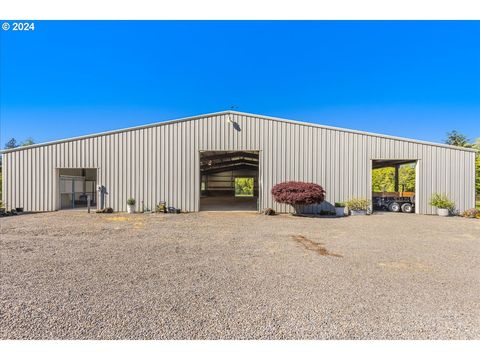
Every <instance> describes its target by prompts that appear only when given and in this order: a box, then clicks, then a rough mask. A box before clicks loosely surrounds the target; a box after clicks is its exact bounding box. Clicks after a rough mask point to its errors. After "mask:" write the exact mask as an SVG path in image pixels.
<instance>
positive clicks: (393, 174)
mask: <svg viewBox="0 0 480 360" xmlns="http://www.w3.org/2000/svg"><path fill="white" fill-rule="evenodd" d="M416 173H417V161H415V160H372V205H373V211H390V212H403V213H415V208H416V196H415V190H416V181H417V179H416V178H417V174H416Z"/></svg>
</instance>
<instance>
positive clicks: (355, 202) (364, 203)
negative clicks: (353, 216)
mask: <svg viewBox="0 0 480 360" xmlns="http://www.w3.org/2000/svg"><path fill="white" fill-rule="evenodd" d="M346 204H347V207H348V209H349V210H355V211H360V210H368V206H369V205H370V200H368V199H363V198H358V199H351V200H349V201H347V203H346Z"/></svg>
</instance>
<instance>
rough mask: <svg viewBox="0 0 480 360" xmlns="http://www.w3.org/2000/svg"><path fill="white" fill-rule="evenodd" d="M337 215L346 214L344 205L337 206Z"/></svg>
mask: <svg viewBox="0 0 480 360" xmlns="http://www.w3.org/2000/svg"><path fill="white" fill-rule="evenodd" d="M335 215H337V216H345V208H344V207H335Z"/></svg>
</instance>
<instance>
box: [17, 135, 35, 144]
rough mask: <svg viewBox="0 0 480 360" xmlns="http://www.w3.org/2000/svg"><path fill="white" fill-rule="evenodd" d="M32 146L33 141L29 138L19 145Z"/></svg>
mask: <svg viewBox="0 0 480 360" xmlns="http://www.w3.org/2000/svg"><path fill="white" fill-rule="evenodd" d="M33 144H35V142H34V141H33V139H32V138H31V137H28V138H26V139H25V140H24V141H23V142H22V143H21V144H20V146H29V145H33Z"/></svg>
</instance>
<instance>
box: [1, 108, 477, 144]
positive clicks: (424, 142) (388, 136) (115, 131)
mask: <svg viewBox="0 0 480 360" xmlns="http://www.w3.org/2000/svg"><path fill="white" fill-rule="evenodd" d="M227 114H234V115H240V116H250V117H256V118H262V119H266V120H272V121H279V122H284V123H289V124H297V125H303V126H311V127H317V128H322V129H328V130H336V131H343V132H349V133H353V134H359V135H368V136H375V137H381V138H385V139H392V140H400V141H408V142H412V143H417V144H424V145H430V146H439V147H444V148H449V149H454V150H462V151H471V152H476V150H475V149H470V148H464V147H458V146H452V145H447V144H440V143H434V142H428V141H422V140H415V139H409V138H403V137H397V136H391V135H384V134H377V133H372V132H366V131H360V130H352V129H344V128H340V127H334V126H328V125H320V124H316V123H310V122H303V121H297V120H289V119H284V118H278V117H273V116H266V115H259V114H251V113H246V112H240V111H233V110H227V111H219V112H214V113H208V114H202V115H195V116H189V117H185V118H180V119H172V120H165V121H160V122H156V123H151V124H147V125H140V126H134V127H129V128H123V129H118V130H110V131H105V132H101V133H95V134H89V135H83V136H77V137H72V138H67V139H61V140H55V141H49V142H44V143H39V144H33V145H28V146H21V147H16V148H13V149H4V150H1V151H0V153H9V152H14V151H22V150H26V149H31V148H36V147H41V146H47V145H53V144H59V143H63V142H69V141H75V140H82V139H88V138H94V137H99V136H105V135H110V134H116V133H121V132H127V131H134V130H140V129H146V128H150V127H156V126H162V125H168V124H173V123H177V122H185V121H192V120H196V119H200V118H205V117H211V116H219V115H227Z"/></svg>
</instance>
